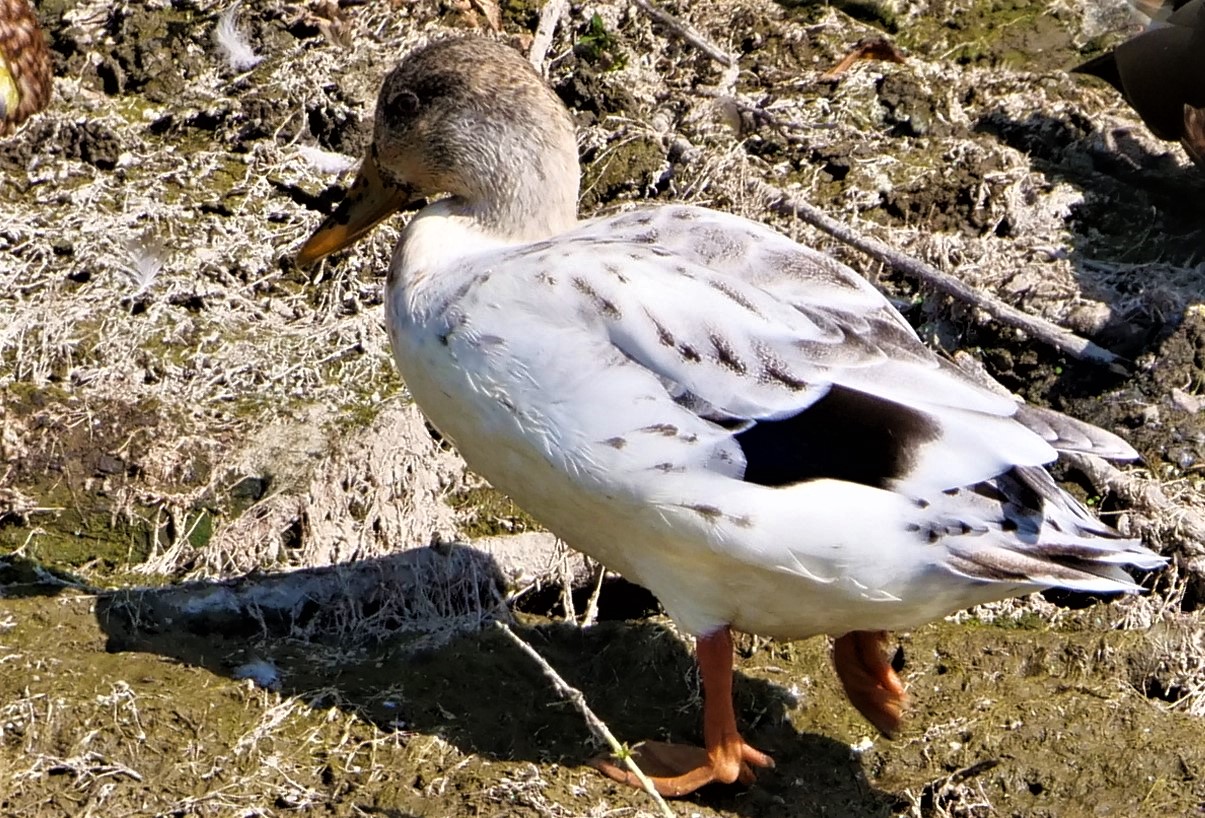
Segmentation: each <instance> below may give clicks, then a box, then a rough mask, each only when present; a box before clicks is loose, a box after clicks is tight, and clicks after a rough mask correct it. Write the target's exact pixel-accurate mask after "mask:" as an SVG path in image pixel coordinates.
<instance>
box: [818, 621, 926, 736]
mask: <svg viewBox="0 0 1205 818" xmlns="http://www.w3.org/2000/svg"><path fill="white" fill-rule="evenodd" d="M886 642H887V632H886V631H853V632H851V633H847V634H845V635H844V636H840V637H838V638H837V639H836V641H834V642H833V666H834V667H835V668H836V669H837V675H838V676H839V677H840V678H841V684H842V686H844V688H845V695H846V696H848V697H849V701H850V702H851V703H852V704H853V706H854V707H856V708H858V712H859V713H861V714H862V715H863V716H865V717H866V719H867V721H869V722H870V723H871V724H873V725H874V726H875V727H877V728H878V729H879V732H881V733H882V734H883V735H885V736H887V738H892V737H894V736H895V734H896V731H898V730H899V728H900V720H901V718H902V717H903V713H904V706H905V705H906V704H907V703H908V695H907V694H906V693H905V692H904V685H903V683H901V682H900V677H899V676H897V675H896V673H895V671H894V670H893V669H892V667H891V662H890V661H889V660H888V659H887V652H886V650H885V647H886Z"/></svg>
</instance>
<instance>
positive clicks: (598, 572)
mask: <svg viewBox="0 0 1205 818" xmlns="http://www.w3.org/2000/svg"><path fill="white" fill-rule="evenodd" d="M591 562H594V561H593V560H591ZM594 570H595V578H594V590H593V591H591V592H590V601H589V602H587V603H586V612H585V613H584V614H582V621H581V627H583V628H588V627H590V626H591V625H593V624H594V620H596V619H598V598H599V596H601V595H602V587H603V579H605V578H606V576H607V568H606V566H605V565H603V564H602V563H601V562H594Z"/></svg>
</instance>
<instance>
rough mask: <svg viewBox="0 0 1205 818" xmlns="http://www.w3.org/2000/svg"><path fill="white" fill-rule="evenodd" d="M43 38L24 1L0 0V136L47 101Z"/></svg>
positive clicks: (46, 58) (48, 74)
mask: <svg viewBox="0 0 1205 818" xmlns="http://www.w3.org/2000/svg"><path fill="white" fill-rule="evenodd" d="M50 88H51V62H50V51H49V50H48V49H47V48H46V38H45V37H43V36H42V30H41V29H40V28H38V18H37V17H36V16H35V15H34V12H33V9H32V8H31V7H30V5H29V3H28V2H27V0H0V136H7V135H9V134H11V133H12V132H13V131H15V130H16V129H17V126H19V125H20V124H21V123H22V122H24V121H25V120H26V119H28V118H29V117H30V116H32V115H34V114H36V113H37V112H38V111H40V110H42V109H43V108H45V107H46V105H47V103H49V102H50Z"/></svg>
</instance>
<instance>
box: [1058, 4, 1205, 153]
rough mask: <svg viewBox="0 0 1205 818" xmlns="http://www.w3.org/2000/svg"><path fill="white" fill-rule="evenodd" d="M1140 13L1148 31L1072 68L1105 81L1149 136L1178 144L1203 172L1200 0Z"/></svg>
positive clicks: (1203, 21)
mask: <svg viewBox="0 0 1205 818" xmlns="http://www.w3.org/2000/svg"><path fill="white" fill-rule="evenodd" d="M1145 11H1146V13H1147V14H1148V16H1150V17H1151V19H1152V23H1151V27H1150V28H1148V29H1147V30H1146V31H1144V32H1142V33H1141V34H1139V35H1137V36H1136V37H1133V38H1131V39H1129V40H1127V41H1125V42H1124V43H1122V44H1121V45H1119V46H1117V47H1116V48H1114V49H1113V50H1112V51H1110V52H1108V53H1107V54H1102V55H1101V56H1099V57H1097V58H1095V59H1092V60H1089V61H1088V62H1086V63H1084V64H1083V65H1080V66H1077V67H1076V68H1074V69H1072V70H1073V71H1076V72H1078V73H1081V74H1092V75H1094V76H1097V77H1100V78H1101V79H1103V80H1105V81H1106V82H1108V83H1109V84H1110V85H1112V86H1113V87H1114V88H1116V89H1117V90H1118V91H1120V92H1121V95H1122V96H1123V97H1125V100H1126V102H1128V103H1129V104H1130V107H1132V108H1133V109H1134V110H1135V111H1136V112H1137V113H1138V115H1139V116H1140V117H1142V121H1143V122H1145V123H1146V126H1147V127H1148V128H1150V130H1151V133H1153V134H1154V135H1155V136H1157V137H1159V138H1160V139H1166V140H1168V141H1171V142H1175V141H1179V142H1180V143H1181V144H1182V145H1183V146H1184V149H1185V151H1187V152H1188V155H1189V156H1190V157H1192V160H1193V161H1194V162H1196V163H1197V165H1198V166H1200V167H1201V168H1202V169H1205V0H1188V1H1187V2H1185V0H1179V2H1172V3H1164V4H1162V5H1160V6H1157V7H1152V8H1148V9H1145Z"/></svg>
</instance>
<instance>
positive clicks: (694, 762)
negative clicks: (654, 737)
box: [591, 626, 774, 798]
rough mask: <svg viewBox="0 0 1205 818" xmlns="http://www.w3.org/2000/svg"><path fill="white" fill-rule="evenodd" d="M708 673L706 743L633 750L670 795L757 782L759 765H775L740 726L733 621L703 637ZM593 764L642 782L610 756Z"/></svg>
mask: <svg viewBox="0 0 1205 818" xmlns="http://www.w3.org/2000/svg"><path fill="white" fill-rule="evenodd" d="M695 652H696V655H697V661H698V663H699V672H700V674H701V675H702V677H703V743H704V744H705V745H706V746H705V747H695V746H693V745H689V744H671V743H670V742H665V741H646V742H644V743H643V744H641V745H639V746H638V747H636V748H634V749H633V750H632V756H633V758H634V759H635V761H636V764H637V765H638V766H639V767H640V770H641V771H642V772H643V773H644V774H645V775H647V776H648V777H649V778H650V779H652V782H653V785H654V786H655V787H656V788H657V792H659V793H661V794H662V795H663V796H665V797H667V798H675V797H678V796H682V795H689V794H690V793H692V792H694V791H695V790H697V789H698V788H699V787H702V786H703V785H704V784H710V783H712V782H719V783H721V784H731V783H733V782H734V781H739V782H741V783H742V784H746V785H748V784H752V783H753V780H754V778H755V777H756V776H755V775H754V773H753V768H754V767H773V766H774V759H772V758H770V757H769V756H768V755H766V754H765V753H762V752H760V751H758V750H755V749H753V748H752V747H750V746H749V745H748V744H746V743H745V740H744V739H743V738H741V734H740V732H739V731H738V730H737V729H736V711H735V710H733V707H732V632H731V631H730V630H729V629H728V627H727V626H724V627H722V628H720V629H719V630H718V631H716V632H715V633H712V634H708V635H707V636H701V637H699V639H698V642H697V646H696V649H695ZM591 764H592V765H593V766H594V767H595V768H597V769H598V770H601V771H602V772H603V773H605V774H606V775H607V776H609V777H610V778H613V779H614V780H616V781H618V782H620V783H622V784H628V785H629V786H632V787H639V786H640V782H639V781H638V780H637V779H636V776H634V775H632V773H631V772H629V771H628V770H627V768H626V767H624V766H623V764H622V763H617V762H615V761H614V760H612V759H610V758H600V759H595V760H594V761H592V762H591Z"/></svg>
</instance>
